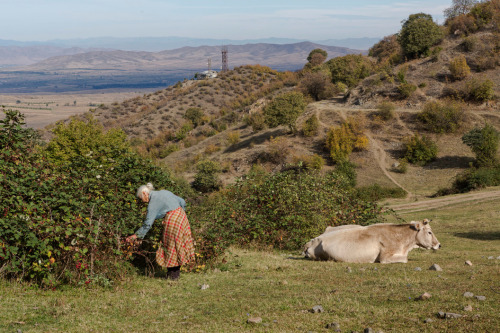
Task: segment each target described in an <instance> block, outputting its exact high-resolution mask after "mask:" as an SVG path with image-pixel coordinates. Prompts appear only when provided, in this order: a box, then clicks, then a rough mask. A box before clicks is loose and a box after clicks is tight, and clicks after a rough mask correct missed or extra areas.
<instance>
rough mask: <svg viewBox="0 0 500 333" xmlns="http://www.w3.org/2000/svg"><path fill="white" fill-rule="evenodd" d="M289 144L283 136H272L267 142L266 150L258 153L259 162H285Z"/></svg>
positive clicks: (288, 152)
mask: <svg viewBox="0 0 500 333" xmlns="http://www.w3.org/2000/svg"><path fill="white" fill-rule="evenodd" d="M289 146H290V144H289V142H288V140H287V139H286V138H284V137H278V138H272V137H271V139H270V140H269V142H268V143H267V147H266V150H265V151H264V152H263V153H262V154H260V156H259V158H258V160H259V161H260V162H270V163H273V164H285V163H286V161H287V159H288V156H289V154H290V147H289Z"/></svg>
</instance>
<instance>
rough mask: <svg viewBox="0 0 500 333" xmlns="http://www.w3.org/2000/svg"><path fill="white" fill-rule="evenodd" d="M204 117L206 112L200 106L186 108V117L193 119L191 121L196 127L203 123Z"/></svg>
mask: <svg viewBox="0 0 500 333" xmlns="http://www.w3.org/2000/svg"><path fill="white" fill-rule="evenodd" d="M204 117H205V114H204V113H203V110H202V109H200V108H189V109H187V110H186V113H185V114H184V118H186V119H187V120H189V121H191V123H192V124H193V126H194V127H195V128H196V127H198V126H200V125H203V118H204Z"/></svg>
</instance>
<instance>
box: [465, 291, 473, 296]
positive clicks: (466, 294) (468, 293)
mask: <svg viewBox="0 0 500 333" xmlns="http://www.w3.org/2000/svg"><path fill="white" fill-rule="evenodd" d="M464 297H474V294H473V293H471V292H469V291H466V292H465V293H464Z"/></svg>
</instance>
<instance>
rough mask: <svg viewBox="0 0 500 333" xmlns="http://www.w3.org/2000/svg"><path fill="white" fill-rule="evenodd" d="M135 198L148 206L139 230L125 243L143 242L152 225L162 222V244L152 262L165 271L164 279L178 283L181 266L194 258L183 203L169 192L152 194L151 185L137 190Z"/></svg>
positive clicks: (182, 200)
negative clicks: (155, 222) (163, 229)
mask: <svg viewBox="0 0 500 333" xmlns="http://www.w3.org/2000/svg"><path fill="white" fill-rule="evenodd" d="M137 197H138V198H139V199H140V200H142V201H143V202H147V203H148V213H147V215H146V220H145V221H144V223H143V225H142V227H140V228H139V230H137V231H136V233H135V234H133V235H132V236H129V237H127V241H128V242H132V241H135V240H137V238H140V239H143V238H144V236H145V235H146V233H147V232H148V231H149V229H151V226H152V225H153V222H154V221H155V220H156V219H159V218H163V224H164V225H165V231H164V232H163V237H162V244H161V246H160V248H159V249H158V251H156V262H157V263H158V265H160V266H162V267H166V268H167V279H171V280H178V279H179V276H180V269H181V266H182V265H183V264H186V263H188V262H189V261H191V259H193V258H194V247H193V238H192V236H191V227H190V226H189V221H188V219H187V216H186V213H185V212H184V208H185V207H186V202H185V201H184V199H182V198H181V197H178V196H176V195H175V194H173V193H172V192H170V191H166V190H161V191H154V187H153V184H151V183H148V184H147V185H142V186H141V187H139V189H138V190H137Z"/></svg>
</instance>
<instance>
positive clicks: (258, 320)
mask: <svg viewBox="0 0 500 333" xmlns="http://www.w3.org/2000/svg"><path fill="white" fill-rule="evenodd" d="M247 323H248V324H260V323H262V318H261V317H252V318H248V319H247Z"/></svg>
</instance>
